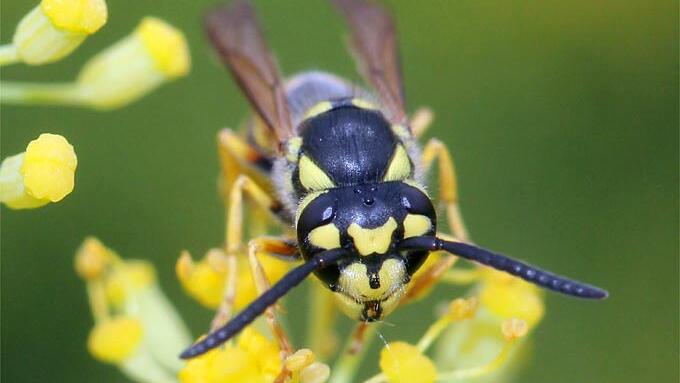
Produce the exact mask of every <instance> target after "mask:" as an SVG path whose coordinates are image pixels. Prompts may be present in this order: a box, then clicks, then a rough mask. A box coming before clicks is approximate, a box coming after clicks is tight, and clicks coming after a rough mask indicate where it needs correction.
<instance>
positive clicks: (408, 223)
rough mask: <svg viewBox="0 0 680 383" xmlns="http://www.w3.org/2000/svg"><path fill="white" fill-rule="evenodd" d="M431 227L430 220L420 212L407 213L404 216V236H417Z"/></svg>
mask: <svg viewBox="0 0 680 383" xmlns="http://www.w3.org/2000/svg"><path fill="white" fill-rule="evenodd" d="M431 228H432V221H430V219H429V218H428V217H427V216H424V215H421V214H408V215H406V218H404V238H410V237H417V236H419V235H423V234H425V233H427V232H428V231H429V230H430V229H431Z"/></svg>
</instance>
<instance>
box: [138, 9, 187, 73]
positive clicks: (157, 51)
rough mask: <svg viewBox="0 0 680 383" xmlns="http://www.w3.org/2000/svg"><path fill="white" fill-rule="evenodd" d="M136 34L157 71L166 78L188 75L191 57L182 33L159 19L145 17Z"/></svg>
mask: <svg viewBox="0 0 680 383" xmlns="http://www.w3.org/2000/svg"><path fill="white" fill-rule="evenodd" d="M137 33H139V36H140V38H141V39H142V41H143V42H144V46H146V49H148V50H149V53H150V54H151V57H152V58H153V60H154V62H155V63H156V65H157V66H158V69H160V70H161V71H162V72H163V73H165V74H166V75H167V76H168V77H180V76H184V75H186V74H187V73H189V69H190V68H191V57H190V56H189V47H188V45H187V42H186V39H185V38H184V35H183V34H182V32H180V31H179V30H177V29H175V28H174V27H173V26H172V25H170V24H168V23H166V22H165V21H163V20H161V19H158V18H155V17H145V18H144V20H142V23H141V24H140V26H139V27H138V29H137Z"/></svg>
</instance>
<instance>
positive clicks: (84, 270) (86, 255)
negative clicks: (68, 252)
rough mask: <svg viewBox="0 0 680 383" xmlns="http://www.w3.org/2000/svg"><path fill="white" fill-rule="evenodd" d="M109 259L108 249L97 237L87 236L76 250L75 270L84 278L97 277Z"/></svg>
mask: <svg viewBox="0 0 680 383" xmlns="http://www.w3.org/2000/svg"><path fill="white" fill-rule="evenodd" d="M110 260H111V258H110V257H109V251H108V249H107V248H106V247H104V245H103V244H102V243H101V242H100V241H99V240H98V239H97V238H94V237H89V238H87V239H85V242H83V244H82V245H81V246H80V248H79V249H78V251H77V252H76V260H75V268H76V272H77V273H78V275H79V276H80V277H81V278H83V279H85V280H93V279H97V278H99V277H101V276H102V274H103V272H104V270H105V269H106V266H108V265H109V262H110Z"/></svg>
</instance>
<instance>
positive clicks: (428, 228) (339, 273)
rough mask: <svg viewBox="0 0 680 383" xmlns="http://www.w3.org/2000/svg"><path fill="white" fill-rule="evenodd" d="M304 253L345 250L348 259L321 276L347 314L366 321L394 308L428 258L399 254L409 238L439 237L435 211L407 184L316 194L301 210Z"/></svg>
mask: <svg viewBox="0 0 680 383" xmlns="http://www.w3.org/2000/svg"><path fill="white" fill-rule="evenodd" d="M300 208H301V209H302V210H301V213H300V215H299V219H298V222H297V231H298V239H299V243H300V250H301V252H302V254H303V256H304V257H305V258H306V259H309V258H311V257H313V256H314V255H315V254H316V253H318V252H320V251H323V250H329V249H334V248H339V247H342V248H344V249H347V250H348V255H347V256H346V257H345V258H343V259H342V260H340V261H339V262H338V263H337V265H334V266H330V267H326V268H325V269H323V270H320V271H319V272H318V273H317V276H318V277H319V278H320V279H321V280H322V281H324V282H325V283H326V284H327V285H328V286H329V287H330V288H331V289H332V290H333V291H335V292H336V295H337V298H338V299H339V301H340V303H341V307H343V309H344V311H345V312H346V313H347V314H348V315H350V316H352V317H356V318H360V319H362V320H376V319H380V318H382V317H383V316H384V315H386V314H387V313H389V311H390V310H392V309H393V308H395V307H396V304H397V303H398V300H399V298H400V296H401V294H402V293H403V290H404V286H405V284H406V283H407V282H408V281H409V279H410V277H411V275H413V273H414V272H415V271H416V270H417V269H418V267H420V265H421V264H422V263H423V261H424V260H425V257H426V256H427V252H424V251H409V252H404V251H399V250H398V249H397V245H398V244H399V242H400V241H401V240H402V239H404V238H408V237H412V236H419V235H426V234H432V233H434V232H435V211H434V208H433V206H432V203H431V201H430V199H429V198H428V197H427V195H426V194H425V193H424V192H423V191H422V190H421V189H420V188H418V187H416V186H412V185H409V184H407V183H404V182H383V183H376V184H370V185H357V186H346V187H337V188H333V189H328V190H326V191H323V192H319V193H317V194H316V195H315V196H313V198H312V199H311V201H309V202H307V203H306V204H304V206H301V207H300Z"/></svg>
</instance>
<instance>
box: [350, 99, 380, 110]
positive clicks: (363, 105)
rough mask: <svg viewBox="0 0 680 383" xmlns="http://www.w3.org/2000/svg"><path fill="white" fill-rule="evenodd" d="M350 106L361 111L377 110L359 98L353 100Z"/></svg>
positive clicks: (370, 103)
mask: <svg viewBox="0 0 680 383" xmlns="http://www.w3.org/2000/svg"><path fill="white" fill-rule="evenodd" d="M352 105H354V106H356V107H357V108H362V109H378V108H377V107H376V106H375V105H374V104H373V103H372V102H368V101H366V100H362V99H360V98H353V99H352Z"/></svg>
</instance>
